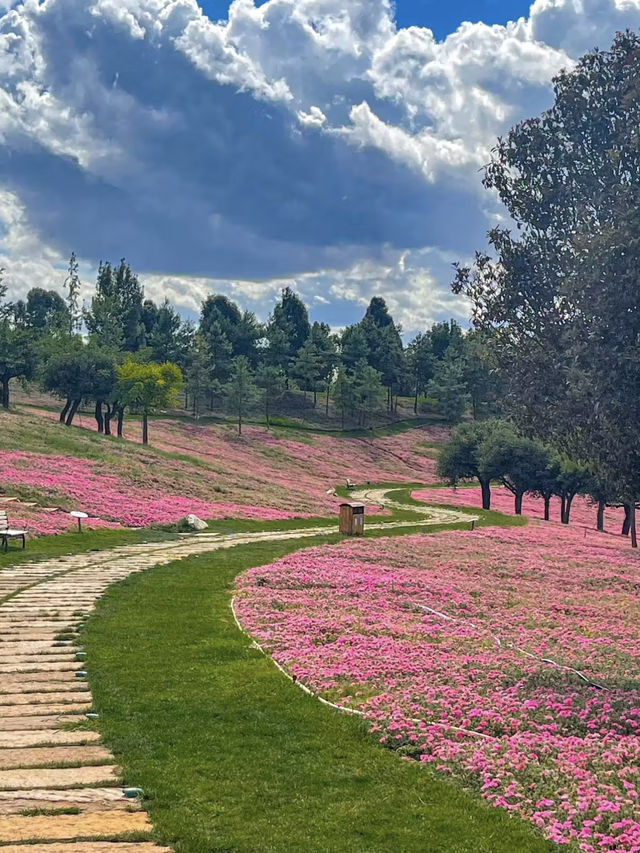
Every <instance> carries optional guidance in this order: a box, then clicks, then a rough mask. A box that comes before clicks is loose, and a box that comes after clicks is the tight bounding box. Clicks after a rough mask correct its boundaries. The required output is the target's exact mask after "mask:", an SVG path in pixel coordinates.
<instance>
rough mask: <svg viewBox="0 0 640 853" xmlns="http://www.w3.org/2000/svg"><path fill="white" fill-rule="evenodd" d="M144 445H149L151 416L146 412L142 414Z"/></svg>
mask: <svg viewBox="0 0 640 853" xmlns="http://www.w3.org/2000/svg"><path fill="white" fill-rule="evenodd" d="M142 443H143V444H149V416H148V415H147V413H146V412H143V413H142Z"/></svg>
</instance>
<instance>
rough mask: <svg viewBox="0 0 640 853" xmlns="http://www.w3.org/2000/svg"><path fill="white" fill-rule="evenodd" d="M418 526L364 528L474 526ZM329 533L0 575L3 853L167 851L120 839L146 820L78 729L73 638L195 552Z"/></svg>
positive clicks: (198, 542)
mask: <svg viewBox="0 0 640 853" xmlns="http://www.w3.org/2000/svg"><path fill="white" fill-rule="evenodd" d="M371 494H375V496H376V497H375V502H376V503H382V504H384V503H386V499H385V496H384V493H382V494H378V492H377V491H374V492H371ZM354 496H355V495H354ZM357 496H358V497H360V493H357ZM369 499H370V498H369V497H368V498H367V500H369ZM412 509H413V507H412ZM424 516H425V517H424V518H422V519H421V520H419V521H414V522H406V521H404V522H390V523H387V524H375V525H369V529H376V528H377V529H381V528H385V529H393V528H397V527H404V528H406V527H413V526H416V527H424V526H425V525H436V524H454V523H457V522H460V521H461V520H466V521H469V520H470V519H471V518H472V516H469V515H467V514H463V513H456V512H452V511H448V510H438V509H433V508H428V509H427V508H426V507H425V513H424ZM335 532H336V527H335V526H327V527H318V528H306V529H305V528H303V529H300V530H290V531H286V532H281V531H275V532H268V533H240V534H201V535H198V536H188V537H184V538H182V539H181V540H179V541H176V542H171V543H162V544H148V545H128V546H124V547H120V548H115V549H113V550H111V551H103V552H100V553H88V554H78V555H74V556H70V557H61V558H59V559H54V560H48V561H46V562H39V563H30V564H29V563H28V564H22V565H20V566H18V567H16V568H13V569H12V568H7V569H4V570H2V571H0V853H163V851H166V850H167V848H163V847H159V846H157V845H156V844H154V843H152V842H150V841H131V840H127V839H131V837H136V836H137V837H141V836H140V834H141V833H149V832H150V831H151V830H152V827H151V824H150V822H149V819H148V816H147V814H146V813H145V811H144V810H143V809H142V807H141V805H140V803H139V800H138V798H137V797H135V796H134V797H132V798H129V797H127V796H125V791H124V790H123V788H122V787H121V784H120V770H119V768H118V767H117V766H116V765H115V760H114V758H113V756H112V755H111V754H110V752H109V751H108V750H107V749H105V747H104V746H102V745H101V744H100V742H99V735H98V733H97V732H95V731H92V730H90V729H87V728H84V727H83V725H84V723H86V717H85V714H87V713H91V707H92V697H91V693H90V691H89V686H88V684H87V681H86V677H85V676H86V673H85V672H84V669H83V666H84V664H83V660H84V653H83V652H82V651H81V650H80V649H79V647H78V646H77V645H76V637H77V633H78V630H79V629H80V627H81V625H82V623H83V622H84V620H85V618H86V617H87V616H88V615H89V614H90V612H91V610H92V609H93V607H94V606H95V602H96V600H97V599H98V598H100V597H101V596H102V595H103V594H104V592H105V591H106V590H107V588H108V587H109V586H110V585H111V584H113V583H117V582H118V581H121V580H124V578H126V577H127V576H129V575H131V574H134V573H136V572H142V571H145V570H146V569H149V568H151V567H152V566H157V565H162V564H167V563H170V562H173V561H174V560H180V559H184V558H185V557H189V556H191V555H193V554H202V553H206V552H208V551H215V550H219V549H222V548H232V547H235V546H236V545H242V544H248V543H252V542H259V541H270V540H286V539H302V538H311V537H314V536H318V535H324V534H330V533H335ZM128 793H133V792H131V791H129V792H128ZM132 833H134V834H135V835H134V836H132ZM142 837H144V836H142ZM5 845H6V846H5Z"/></svg>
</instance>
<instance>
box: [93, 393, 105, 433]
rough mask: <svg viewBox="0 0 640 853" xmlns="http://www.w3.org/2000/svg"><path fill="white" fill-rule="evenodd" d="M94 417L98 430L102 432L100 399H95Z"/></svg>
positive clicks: (102, 422) (102, 420)
mask: <svg viewBox="0 0 640 853" xmlns="http://www.w3.org/2000/svg"><path fill="white" fill-rule="evenodd" d="M95 419H96V423H97V424H98V432H102V433H103V432H104V418H103V416H102V400H96V410H95Z"/></svg>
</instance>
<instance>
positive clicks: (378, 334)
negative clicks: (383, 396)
mask: <svg viewBox="0 0 640 853" xmlns="http://www.w3.org/2000/svg"><path fill="white" fill-rule="evenodd" d="M360 326H361V328H362V331H363V333H364V338H365V341H366V346H367V356H366V358H367V361H368V363H369V364H370V365H371V367H373V368H374V369H375V370H377V371H378V372H379V373H380V375H381V377H382V381H383V382H384V384H385V385H386V387H387V408H388V409H389V411H391V410H392V409H393V396H394V390H395V386H396V385H397V384H398V383H399V381H400V379H401V376H402V370H403V356H404V352H403V348H402V339H401V337H400V330H399V329H398V327H397V326H396V325H395V323H394V322H393V318H392V317H391V315H390V314H389V310H388V308H387V304H386V302H385V301H384V299H382V298H381V297H379V296H375V297H374V298H373V299H372V300H371V302H370V303H369V307H368V308H367V311H366V313H365V315H364V318H363V320H362V322H361V324H360Z"/></svg>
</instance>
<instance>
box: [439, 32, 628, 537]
mask: <svg viewBox="0 0 640 853" xmlns="http://www.w3.org/2000/svg"><path fill="white" fill-rule="evenodd" d="M639 52H640V35H637V34H634V33H632V32H626V33H619V34H618V35H617V36H616V39H615V41H614V43H613V46H612V48H611V50H609V51H597V50H596V51H592V52H591V53H589V54H587V55H586V56H585V57H583V58H582V59H581V60H580V61H579V62H578V63H577V65H576V66H575V67H573V68H572V69H571V70H569V71H565V72H563V73H561V74H560V75H559V76H558V77H557V78H556V80H555V81H554V84H555V103H554V104H553V106H552V108H551V109H550V110H548V111H547V112H545V113H543V114H542V115H541V116H540V117H538V118H534V119H530V120H528V121H525V122H523V123H521V124H519V125H517V126H516V127H515V128H513V129H512V130H511V131H510V133H509V134H508V135H507V136H506V137H504V138H503V139H501V140H499V142H498V145H497V147H496V149H495V151H494V154H493V157H492V161H491V163H490V164H489V166H488V167H487V170H486V176H485V184H486V186H487V187H488V188H489V189H491V190H492V191H497V192H498V194H499V195H500V197H501V199H502V201H503V202H504V204H505V206H506V207H507V210H508V212H509V214H510V216H511V217H512V219H513V220H515V222H516V224H517V229H515V230H511V229H507V228H495V229H493V230H492V231H491V232H490V234H489V240H490V244H491V247H492V250H493V256H490V255H488V254H486V253H478V255H477V256H476V262H475V264H474V266H473V267H472V268H460V269H459V270H458V274H457V277H456V281H455V283H454V289H455V290H456V292H463V293H465V294H466V295H467V296H468V297H469V298H470V300H471V302H472V305H473V318H474V323H475V325H476V326H477V327H478V328H479V329H482V330H484V331H486V332H487V333H489V334H490V335H491V336H492V338H491V339H492V345H493V348H494V354H495V357H496V362H497V364H498V367H499V368H500V373H501V380H502V383H503V394H502V396H503V405H504V408H505V409H506V410H507V411H508V412H509V413H510V415H511V417H513V418H514V420H516V421H517V422H518V423H519V425H520V426H521V427H522V428H523V429H526V430H528V431H529V432H530V433H532V434H538V435H540V436H542V437H543V438H545V439H546V440H548V441H551V442H552V443H553V444H554V445H555V446H556V447H557V448H558V450H561V451H564V452H566V453H568V454H569V455H570V456H571V457H572V458H581V459H584V460H585V461H588V462H589V463H590V464H591V465H592V466H593V467H594V468H595V469H597V470H598V471H599V472H600V474H601V475H602V476H604V477H605V479H606V480H609V481H612V482H615V483H616V490H617V491H618V492H619V493H620V494H621V495H623V496H624V499H625V502H627V503H628V504H629V505H630V506H631V507H634V506H635V503H636V501H637V500H638V497H639V496H640V454H639V453H638V451H637V448H638V446H640V396H639V395H638V393H637V389H638V387H640V359H638V340H640V310H638V308H639V306H638V288H637V282H638V268H640V241H639V240H638V234H640V159H639V158H638V140H637V127H638V124H639V123H640V97H639V95H640V74H639V71H638V68H639V65H638V55H639ZM632 543H633V544H634V545H635V544H636V539H635V533H634V532H633V531H632Z"/></svg>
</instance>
